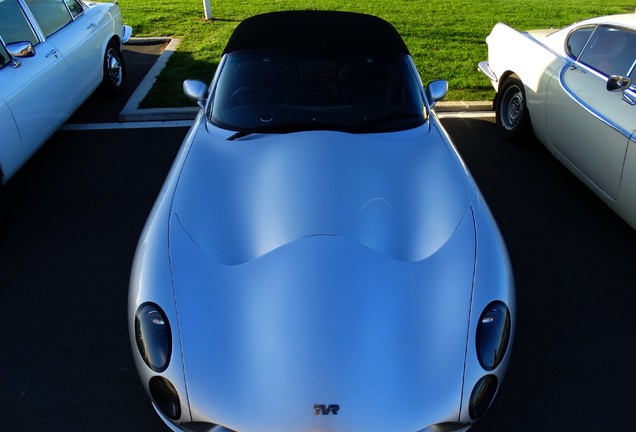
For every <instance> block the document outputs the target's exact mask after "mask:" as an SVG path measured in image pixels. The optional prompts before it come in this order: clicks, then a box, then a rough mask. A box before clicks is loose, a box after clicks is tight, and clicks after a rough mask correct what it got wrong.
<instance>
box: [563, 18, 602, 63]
mask: <svg viewBox="0 0 636 432" xmlns="http://www.w3.org/2000/svg"><path fill="white" fill-rule="evenodd" d="M598 26H599V25H598V24H587V25H582V26H579V27H576V28H574V29H572V30H570V32H569V33H568V35H567V36H566V37H565V39H564V40H563V52H565V55H566V57H568V58H570V59H573V60H578V57H580V56H581V54H582V53H583V51H585V49H586V48H587V46H588V45H589V43H590V40H591V39H592V36H594V33H596V29H597V28H598ZM588 27H589V28H592V29H593V30H592V33H590V36H589V37H588V38H587V40H586V41H585V45H583V48H581V52H580V53H579V55H578V56H577V57H575V56H573V55H572V53H571V52H570V50H569V49H568V42H569V41H570V36H572V34H573V33H574V32H577V31H579V30H581V29H584V28H588Z"/></svg>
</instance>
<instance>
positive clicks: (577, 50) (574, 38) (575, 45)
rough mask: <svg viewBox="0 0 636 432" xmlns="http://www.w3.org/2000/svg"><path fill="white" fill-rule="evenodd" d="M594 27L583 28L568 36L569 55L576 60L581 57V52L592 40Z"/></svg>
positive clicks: (567, 47)
mask: <svg viewBox="0 0 636 432" xmlns="http://www.w3.org/2000/svg"><path fill="white" fill-rule="evenodd" d="M593 31H594V27H582V28H578V29H576V30H574V31H573V32H572V33H570V35H569V36H568V39H567V43H566V50H567V53H568V54H569V55H570V56H571V57H572V58H574V59H577V58H578V57H579V55H581V51H583V48H585V44H586V43H587V41H588V40H589V39H590V36H591V35H592V32H593Z"/></svg>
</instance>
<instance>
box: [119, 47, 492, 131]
mask: <svg viewBox="0 0 636 432" xmlns="http://www.w3.org/2000/svg"><path fill="white" fill-rule="evenodd" d="M166 42H169V43H168V46H167V47H166V49H165V50H164V52H163V53H161V55H160V56H159V58H158V59H157V61H156V62H155V64H154V65H153V66H152V68H151V69H150V70H149V71H148V73H147V74H146V76H145V77H144V79H143V80H142V81H141V83H140V84H139V86H138V87H137V88H136V89H135V91H134V92H133V94H132V96H130V99H128V102H127V103H126V106H124V109H123V110H122V111H121V112H120V113H119V121H120V122H146V121H171V120H194V118H195V117H196V116H197V114H198V113H199V110H200V108H199V107H187V108H146V109H140V108H139V105H140V104H141V101H142V100H143V99H144V98H145V97H146V95H147V94H148V92H149V91H150V89H152V86H153V85H154V83H155V81H156V80H157V77H158V76H159V74H160V73H161V71H162V70H163V68H164V67H165V66H166V63H167V62H168V59H169V58H170V56H171V55H172V53H174V51H175V50H176V48H177V46H179V42H180V41H179V39H171V38H166V37H147V38H146V37H144V38H140V37H136V38H130V40H129V41H128V42H127V44H128V45H153V44H158V43H166ZM489 111H492V102H491V101H440V102H438V103H437V104H436V105H435V112H437V113H458V114H459V113H471V112H472V113H475V112H489Z"/></svg>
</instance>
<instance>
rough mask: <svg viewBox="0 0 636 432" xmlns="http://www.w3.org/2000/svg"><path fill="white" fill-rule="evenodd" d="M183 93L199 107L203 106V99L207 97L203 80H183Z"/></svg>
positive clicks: (206, 89) (206, 87)
mask: <svg viewBox="0 0 636 432" xmlns="http://www.w3.org/2000/svg"><path fill="white" fill-rule="evenodd" d="M183 93H185V95H186V96H187V97H188V98H189V99H192V100H193V101H195V102H196V103H197V104H198V105H199V106H200V107H201V108H205V100H206V99H207V98H208V86H207V85H206V84H205V83H204V82H203V81H199V80H191V79H188V80H185V81H184V82H183Z"/></svg>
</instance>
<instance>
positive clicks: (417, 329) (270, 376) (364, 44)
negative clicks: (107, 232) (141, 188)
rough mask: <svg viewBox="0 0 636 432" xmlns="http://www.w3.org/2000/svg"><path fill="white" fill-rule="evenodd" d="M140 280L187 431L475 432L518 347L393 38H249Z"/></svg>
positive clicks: (198, 135)
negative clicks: (471, 429) (512, 350)
mask: <svg viewBox="0 0 636 432" xmlns="http://www.w3.org/2000/svg"><path fill="white" fill-rule="evenodd" d="M184 90H185V92H186V94H187V95H188V96H190V97H191V98H193V99H195V100H196V101H198V103H199V105H200V106H201V107H202V111H201V112H200V114H199V116H198V117H197V119H196V121H195V124H194V126H193V127H192V129H191V130H190V132H189V133H188V135H187V137H186V139H185V141H184V143H183V145H182V147H181V150H180V152H179V154H178V156H177V158H176V160H175V162H174V165H173V167H172V169H171V171H170V173H169V175H168V178H167V180H166V182H165V184H164V186H163V189H162V191H161V193H160V195H159V198H158V199H157V202H156V204H155V206H154V208H153V210H152V213H151V214H150V217H149V219H148V222H147V224H146V227H145V229H144V232H143V234H142V236H141V239H140V242H139V246H138V249H137V253H136V258H135V262H134V265H133V270H132V276H131V284H130V298H129V316H130V337H131V342H132V347H133V355H134V357H135V361H136V365H137V368H138V371H139V375H140V377H141V381H142V383H143V386H144V388H145V389H146V390H147V392H148V394H149V396H150V398H151V400H152V403H153V405H154V407H155V409H156V411H157V413H158V414H159V415H160V416H161V418H162V419H163V420H164V421H165V422H166V424H167V425H168V426H169V427H170V428H172V429H173V430H175V431H180V430H181V431H214V432H227V431H240V432H249V431H276V432H284V431H293V432H303V431H307V432H309V431H347V432H350V431H378V430H390V431H404V432H418V431H419V432H451V431H464V430H466V429H468V428H469V427H470V426H471V425H472V424H473V423H474V422H475V421H476V420H477V419H478V418H479V417H480V416H481V415H482V414H483V413H484V412H485V411H486V409H487V408H488V407H489V405H490V404H491V402H492V400H493V399H494V397H495V395H496V393H497V391H498V388H499V386H500V385H501V382H502V378H503V375H504V373H505V369H506V366H507V364H508V359H509V355H510V347H511V343H512V337H513V332H514V316H515V300H514V284H513V276H512V272H511V268H510V263H509V259H508V255H507V252H506V249H505V245H504V242H503V240H502V238H501V235H500V233H499V231H498V228H497V226H496V224H495V222H494V220H493V218H492V216H491V214H490V212H489V210H488V208H487V206H486V204H485V203H484V200H483V197H482V196H481V195H480V193H479V191H478V189H477V186H476V185H475V183H474V181H473V179H472V178H471V176H470V174H469V173H468V172H467V170H466V167H465V166H464V164H463V163H462V160H461V159H460V157H459V155H458V153H457V151H456V149H455V147H454V146H453V144H452V143H451V141H450V139H449V137H448V135H447V134H446V132H445V131H444V129H443V128H442V126H441V125H440V123H439V120H438V119H437V117H436V116H435V113H434V112H433V111H432V108H433V105H434V104H435V103H436V102H437V101H439V100H440V99H442V98H443V97H444V96H445V94H446V90H447V83H446V82H445V81H433V82H431V83H429V84H428V85H427V86H426V87H423V86H422V83H421V81H420V79H419V76H418V73H417V71H416V70H415V67H414V64H413V61H412V60H411V57H410V55H409V51H408V49H407V47H406V46H405V44H404V42H403V41H402V39H401V37H400V36H399V34H398V33H397V31H396V30H395V29H394V28H393V27H392V26H391V25H390V24H388V23H387V22H386V21H384V20H381V19H379V18H375V17H372V16H368V15H361V14H354V13H345V12H325V11H297V12H278V13H270V14H264V15H259V16H255V17H252V18H250V19H247V20H246V21H244V22H243V23H241V24H240V25H239V26H238V27H237V28H236V30H235V32H234V33H233V35H232V36H231V38H230V40H229V42H228V44H227V47H226V49H225V51H224V53H223V57H222V59H221V62H220V64H219V67H218V69H217V72H216V74H215V77H214V79H213V80H212V84H211V86H209V88H208V86H207V85H206V84H204V83H202V82H197V81H186V82H185V83H184Z"/></svg>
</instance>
